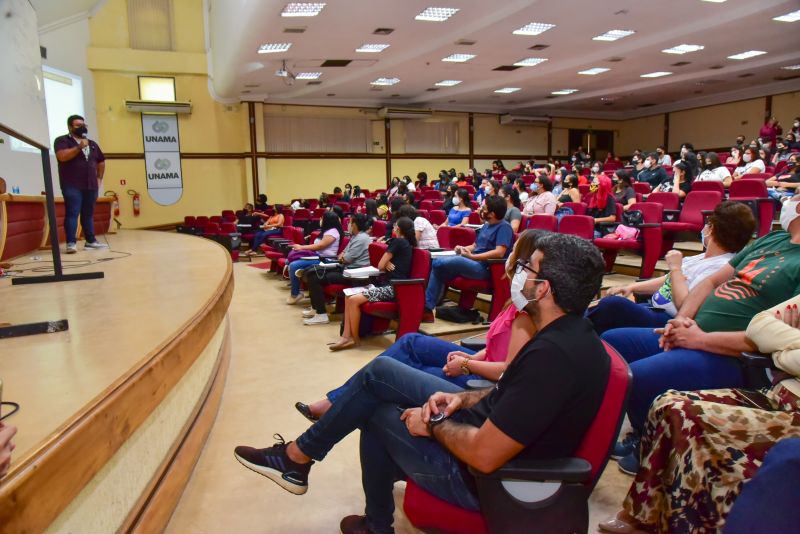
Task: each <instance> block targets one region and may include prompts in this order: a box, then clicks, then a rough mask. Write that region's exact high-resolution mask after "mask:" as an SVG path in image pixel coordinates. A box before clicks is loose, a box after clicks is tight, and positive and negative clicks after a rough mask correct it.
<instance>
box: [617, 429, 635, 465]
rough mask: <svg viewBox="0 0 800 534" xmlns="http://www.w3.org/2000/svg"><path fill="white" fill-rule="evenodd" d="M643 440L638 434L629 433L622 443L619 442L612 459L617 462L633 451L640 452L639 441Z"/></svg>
mask: <svg viewBox="0 0 800 534" xmlns="http://www.w3.org/2000/svg"><path fill="white" fill-rule="evenodd" d="M640 440H641V438H640V437H639V434H637V433H636V432H629V433H628V434H627V435H626V436H625V437H624V438H622V441H618V442H617V443H616V444H615V445H614V450H612V451H611V457H612V458H613V459H615V460H619V459H620V458H625V457H626V456H628V455H629V454H630V453H631V452H633V451H635V450H636V451H638V450H639V441H640Z"/></svg>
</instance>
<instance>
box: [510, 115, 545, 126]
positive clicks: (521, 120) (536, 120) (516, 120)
mask: <svg viewBox="0 0 800 534" xmlns="http://www.w3.org/2000/svg"><path fill="white" fill-rule="evenodd" d="M548 122H550V117H529V116H527V115H509V114H506V115H500V124H547V123H548Z"/></svg>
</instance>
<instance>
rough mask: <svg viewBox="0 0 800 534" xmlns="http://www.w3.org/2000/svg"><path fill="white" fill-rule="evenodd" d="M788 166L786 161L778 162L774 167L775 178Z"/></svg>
mask: <svg viewBox="0 0 800 534" xmlns="http://www.w3.org/2000/svg"><path fill="white" fill-rule="evenodd" d="M788 164H789V162H788V161H786V160H783V161H779V162H778V164H777V165H775V173H774V174H775V175H776V176H777V175H779V174H780V173H781V171H782V170H783V169H785V168H786V166H787V165H788Z"/></svg>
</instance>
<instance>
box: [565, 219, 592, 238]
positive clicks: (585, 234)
mask: <svg viewBox="0 0 800 534" xmlns="http://www.w3.org/2000/svg"><path fill="white" fill-rule="evenodd" d="M558 233H559V234H571V235H576V236H578V237H582V238H584V239H589V240H592V239H594V219H593V218H592V217H590V216H588V215H564V216H563V217H561V220H560V221H559V222H558Z"/></svg>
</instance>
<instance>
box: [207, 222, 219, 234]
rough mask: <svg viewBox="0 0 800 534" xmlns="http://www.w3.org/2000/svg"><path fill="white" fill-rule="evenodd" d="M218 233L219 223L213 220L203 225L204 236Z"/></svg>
mask: <svg viewBox="0 0 800 534" xmlns="http://www.w3.org/2000/svg"><path fill="white" fill-rule="evenodd" d="M218 234H219V224H217V223H215V222H209V223H208V224H206V225H205V226H204V227H203V236H204V237H213V236H215V235H218Z"/></svg>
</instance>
